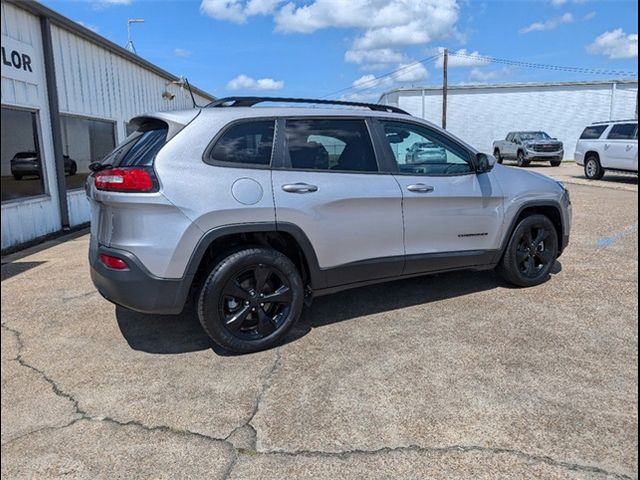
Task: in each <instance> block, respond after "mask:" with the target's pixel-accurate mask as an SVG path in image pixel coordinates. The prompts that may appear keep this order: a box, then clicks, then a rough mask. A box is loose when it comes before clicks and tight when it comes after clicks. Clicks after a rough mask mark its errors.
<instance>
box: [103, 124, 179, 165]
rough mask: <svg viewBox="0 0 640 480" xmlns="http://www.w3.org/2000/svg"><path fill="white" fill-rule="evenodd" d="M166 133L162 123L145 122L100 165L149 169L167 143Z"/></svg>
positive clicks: (167, 129)
mask: <svg viewBox="0 0 640 480" xmlns="http://www.w3.org/2000/svg"><path fill="white" fill-rule="evenodd" d="M168 131H169V128H168V126H167V124H166V123H164V122H162V121H159V120H158V121H156V120H153V121H149V122H145V123H143V124H141V125H140V126H138V128H137V129H135V130H134V131H133V133H131V135H129V136H128V137H127V138H126V139H125V141H124V142H123V143H121V144H120V145H118V146H117V147H116V149H115V150H113V151H112V152H111V153H110V154H108V155H107V156H106V157H105V158H104V159H103V160H102V164H103V165H111V166H113V167H151V166H152V165H153V161H154V160H155V158H156V155H157V154H158V152H159V151H160V149H161V148H162V147H163V146H164V145H165V143H166V142H167V133H168Z"/></svg>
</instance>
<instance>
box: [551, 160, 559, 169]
mask: <svg viewBox="0 0 640 480" xmlns="http://www.w3.org/2000/svg"><path fill="white" fill-rule="evenodd" d="M560 165H562V159H560V160H551V166H552V167H559V166H560Z"/></svg>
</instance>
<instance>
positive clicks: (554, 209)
mask: <svg viewBox="0 0 640 480" xmlns="http://www.w3.org/2000/svg"><path fill="white" fill-rule="evenodd" d="M536 214H541V215H545V216H546V217H547V218H549V220H551V223H553V226H554V227H555V230H556V234H557V236H558V247H559V249H560V250H559V253H562V238H563V236H564V232H565V225H564V220H563V218H562V207H561V206H560V204H559V203H557V202H554V201H546V202H537V201H534V202H528V203H525V204H524V205H521V206H520V208H519V209H518V211H517V213H516V214H515V215H514V217H513V220H511V224H510V225H509V228H508V230H506V232H507V233H508V234H507V235H505V237H504V239H503V241H502V246H501V248H500V253H499V255H500V257H499V258H498V259H497V260H496V262H499V261H500V260H501V259H502V257H503V256H504V252H505V251H506V249H507V246H508V245H509V242H510V241H511V237H512V236H513V232H515V230H516V228H517V226H518V224H519V223H520V222H521V221H522V220H524V219H525V218H526V217H529V216H531V215H536Z"/></svg>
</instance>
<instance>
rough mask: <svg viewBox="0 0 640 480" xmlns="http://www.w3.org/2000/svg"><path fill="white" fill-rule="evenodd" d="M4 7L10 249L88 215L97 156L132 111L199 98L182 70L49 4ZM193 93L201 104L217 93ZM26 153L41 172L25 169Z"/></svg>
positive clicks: (6, 240)
mask: <svg viewBox="0 0 640 480" xmlns="http://www.w3.org/2000/svg"><path fill="white" fill-rule="evenodd" d="M1 5H2V20H1V23H2V156H1V160H2V175H1V176H2V250H3V251H6V249H9V248H12V247H15V246H17V245H21V244H24V243H26V242H29V241H32V240H35V239H39V238H42V237H45V236H47V235H50V234H53V233H55V232H59V231H61V230H64V229H67V228H69V227H74V226H78V225H82V224H85V223H86V222H88V221H89V218H90V215H89V209H88V203H87V201H86V197H85V192H84V189H83V186H84V181H85V178H86V176H87V174H88V173H89V170H88V165H89V163H91V162H93V161H96V160H99V159H100V158H101V157H103V156H104V155H105V154H106V153H107V152H109V151H110V150H111V149H113V147H114V146H115V145H116V144H118V143H120V141H122V140H123V139H124V138H125V137H126V135H127V121H128V120H130V119H131V118H132V117H134V116H136V115H139V114H141V113H144V112H147V111H154V110H156V111H157V110H175V109H182V108H190V107H192V105H193V104H192V100H191V97H190V95H189V93H188V91H187V90H186V89H185V88H183V87H182V86H180V84H179V81H180V79H179V78H178V77H176V76H175V75H172V74H170V73H168V72H166V71H164V70H162V69H160V68H159V67H157V66H155V65H153V64H151V63H149V62H147V61H145V60H143V59H142V58H140V57H138V56H136V55H134V54H132V53H130V52H129V51H127V50H125V49H124V48H122V47H119V46H118V45H116V44H114V43H112V42H110V41H109V40H107V39H105V38H103V37H101V36H99V35H97V34H96V33H94V32H92V31H90V30H88V29H86V28H84V27H82V26H81V25H79V24H77V23H75V22H72V21H71V20H69V19H67V18H66V17H63V16H62V15H60V14H58V13H56V12H54V11H52V10H50V9H48V8H47V7H44V6H43V5H41V4H39V3H36V2H33V1H17V0H2V2H1ZM172 82H173V83H172ZM193 91H194V94H195V101H196V102H197V103H198V104H200V105H204V104H206V103H208V102H210V101H211V100H212V99H213V97H212V96H210V95H209V94H207V93H205V92H203V91H201V90H198V89H196V88H193ZM163 93H164V96H163ZM172 95H174V98H171V97H172ZM16 160H17V161H20V160H22V161H23V163H22V164H21V165H22V166H24V165H26V164H29V165H32V167H33V171H30V170H27V171H26V172H25V170H24V169H22V170H20V171H18V170H17V168H16V167H15V166H14V164H15V165H17V164H18V162H17V161H16ZM24 162H26V163H24Z"/></svg>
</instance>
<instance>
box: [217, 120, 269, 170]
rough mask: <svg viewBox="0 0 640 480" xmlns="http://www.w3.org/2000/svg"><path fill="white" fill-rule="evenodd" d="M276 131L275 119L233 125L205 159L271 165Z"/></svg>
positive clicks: (229, 163) (235, 163)
mask: <svg viewBox="0 0 640 480" xmlns="http://www.w3.org/2000/svg"><path fill="white" fill-rule="evenodd" d="M274 131H275V121H274V120H253V121H246V122H242V123H237V124H235V125H231V126H230V127H228V128H227V129H226V130H225V131H223V133H222V135H221V136H220V137H219V138H218V139H217V140H216V142H215V144H214V145H213V147H212V148H211V150H210V153H209V155H208V156H207V157H206V158H205V161H206V162H207V163H213V164H215V163H223V164H228V165H238V166H269V165H270V164H271V153H272V150H273V138H274Z"/></svg>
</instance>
